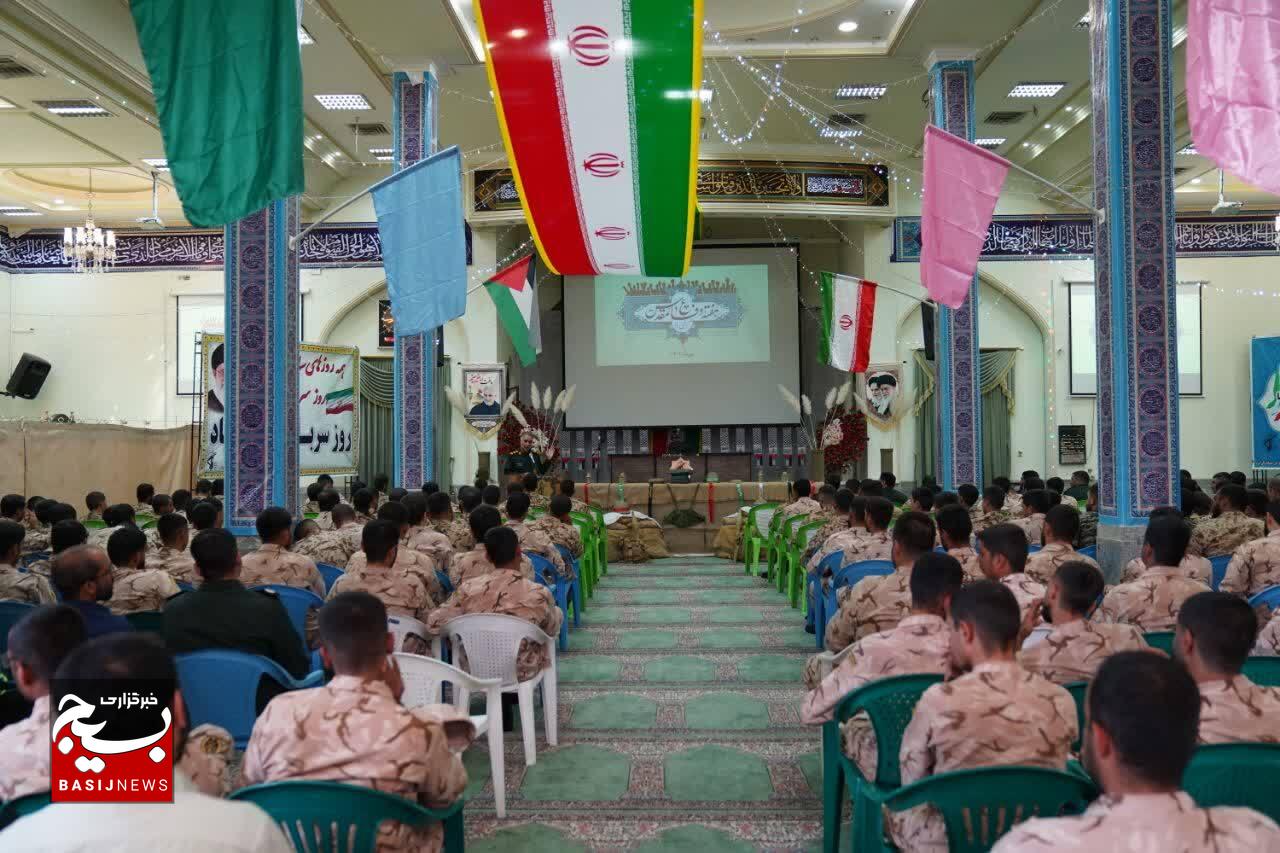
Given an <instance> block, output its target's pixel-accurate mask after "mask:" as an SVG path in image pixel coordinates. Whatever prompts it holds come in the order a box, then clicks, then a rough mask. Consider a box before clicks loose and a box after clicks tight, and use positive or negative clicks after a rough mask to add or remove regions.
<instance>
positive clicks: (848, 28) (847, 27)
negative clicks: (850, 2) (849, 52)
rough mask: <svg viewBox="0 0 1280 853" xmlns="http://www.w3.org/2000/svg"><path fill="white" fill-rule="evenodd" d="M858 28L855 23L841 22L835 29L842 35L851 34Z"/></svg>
mask: <svg viewBox="0 0 1280 853" xmlns="http://www.w3.org/2000/svg"><path fill="white" fill-rule="evenodd" d="M857 28H858V22H857V21H841V22H840V23H839V24H837V25H836V29H837V30H839V31H840V32H842V33H851V32H853V31H854V30H856V29H857Z"/></svg>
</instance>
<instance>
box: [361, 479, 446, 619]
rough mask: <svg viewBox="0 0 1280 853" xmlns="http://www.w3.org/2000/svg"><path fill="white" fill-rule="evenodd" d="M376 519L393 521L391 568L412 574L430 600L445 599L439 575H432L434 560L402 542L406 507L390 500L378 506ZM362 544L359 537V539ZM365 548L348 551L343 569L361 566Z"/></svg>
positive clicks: (405, 521) (434, 569)
mask: <svg viewBox="0 0 1280 853" xmlns="http://www.w3.org/2000/svg"><path fill="white" fill-rule="evenodd" d="M376 520H378V521H388V522H390V523H391V524H393V525H395V528H396V532H397V533H398V534H399V536H400V538H399V540H398V542H397V544H398V545H399V546H400V547H399V548H398V549H397V550H396V556H395V561H394V564H393V568H394V570H395V572H396V574H401V575H404V574H411V575H415V576H416V577H417V578H418V579H419V580H420V581H422V585H423V586H424V587H426V589H427V593H428V595H430V596H431V601H432V603H434V604H439V603H440V602H442V601H444V600H445V594H444V587H443V586H442V585H441V583H440V579H439V578H437V577H436V569H437V568H438V567H437V565H436V562H435V560H434V559H432V557H430V556H429V555H428V554H425V553H423V552H420V551H414V550H413V549H411V548H409V547H407V546H406V545H405V540H406V539H407V538H408V534H409V511H408V510H407V509H405V507H404V505H403V504H398V503H391V502H390V501H388V502H387V503H384V504H383V505H382V506H381V507H379V508H378V518H377V519H376ZM357 529H360V530H361V532H362V533H363V528H357ZM361 544H362V545H363V544H364V543H363V540H361ZM366 559H367V558H366V556H365V552H364V551H363V550H361V551H357V552H356V553H354V554H352V555H351V559H350V560H347V566H346V570H347V571H348V572H350V571H359V570H360V569H363V568H364V566H365V561H366Z"/></svg>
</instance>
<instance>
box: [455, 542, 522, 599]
mask: <svg viewBox="0 0 1280 853" xmlns="http://www.w3.org/2000/svg"><path fill="white" fill-rule="evenodd" d="M497 570H498V569H497V567H495V566H494V565H493V563H491V562H489V553H488V552H487V551H485V549H484V546H483V545H476V546H475V547H473V548H472V549H471V550H470V551H467V552H466V553H464V554H458V555H457V556H456V557H454V558H453V562H452V563H450V565H449V580H450V581H451V582H452V583H453V588H454V589H457V588H458V587H459V586H461V585H462V584H463V583H465V582H466V581H469V580H472V579H473V578H478V577H481V576H482V575H487V574H489V572H496V571H497ZM520 575H521V576H522V577H523V578H524V579H525V580H530V581H531V580H533V579H534V578H533V563H532V562H531V561H530V560H529V558H528V557H526V556H524V555H521V557H520Z"/></svg>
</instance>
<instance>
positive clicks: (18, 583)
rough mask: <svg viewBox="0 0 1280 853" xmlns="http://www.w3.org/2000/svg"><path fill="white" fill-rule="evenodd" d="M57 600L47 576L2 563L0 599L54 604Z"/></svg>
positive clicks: (0, 568)
mask: <svg viewBox="0 0 1280 853" xmlns="http://www.w3.org/2000/svg"><path fill="white" fill-rule="evenodd" d="M57 600H58V597H57V596H56V595H54V593H53V587H52V586H51V585H50V584H49V581H48V579H47V578H44V577H41V576H40V575H33V574H30V573H28V572H20V571H18V570H17V569H15V568H14V567H13V566H7V565H4V564H3V563H0V601H25V602H27V603H28V604H54V603H55V602H57Z"/></svg>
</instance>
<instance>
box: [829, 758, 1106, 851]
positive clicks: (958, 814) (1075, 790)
mask: <svg viewBox="0 0 1280 853" xmlns="http://www.w3.org/2000/svg"><path fill="white" fill-rule="evenodd" d="M1097 796H1098V789H1097V787H1096V786H1095V785H1094V784H1093V783H1092V782H1091V781H1090V780H1088V779H1084V778H1082V777H1080V776H1077V775H1075V774H1074V773H1064V772H1063V771H1061V770H1049V769H1047V768H1044V767H980V768H977V769H974V770H956V771H953V772H951V773H939V774H938V775H936V776H930V777H928V778H927V779H921V780H920V781H919V782H916V783H914V784H911V785H906V786H904V787H902V788H899V789H898V790H897V791H894V792H893V793H892V794H890V795H889V796H888V797H886V798H885V800H884V807H885V808H887V809H889V810H890V811H895V812H900V811H903V810H904V809H909V808H911V807H913V806H922V805H924V804H926V803H929V804H931V805H933V807H934V808H936V809H937V810H938V811H940V812H942V817H943V819H944V820H945V821H946V823H947V849H948V850H949V851H950V853H985V851H987V850H990V849H991V848H992V847H993V846H994V845H995V843H996V842H997V841H999V840H1000V837H1001V836H1003V835H1004V834H1005V833H1007V832H1008V831H1009V830H1011V829H1013V827H1014V826H1015V825H1016V824H1018V823H1021V822H1022V821H1024V820H1028V819H1030V818H1033V817H1042V818H1051V817H1062V816H1064V815H1078V814H1080V813H1081V812H1083V811H1084V810H1085V809H1086V808H1088V807H1089V803H1091V802H1092V801H1093V800H1095V799H1096V798H1097ZM854 820H855V821H856V820H857V818H855V819H854ZM863 849H866V850H874V849H890V848H886V847H885V846H884V845H883V842H881V843H880V845H879V846H878V847H866V848H859V850H860V851H861V850H863Z"/></svg>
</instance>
